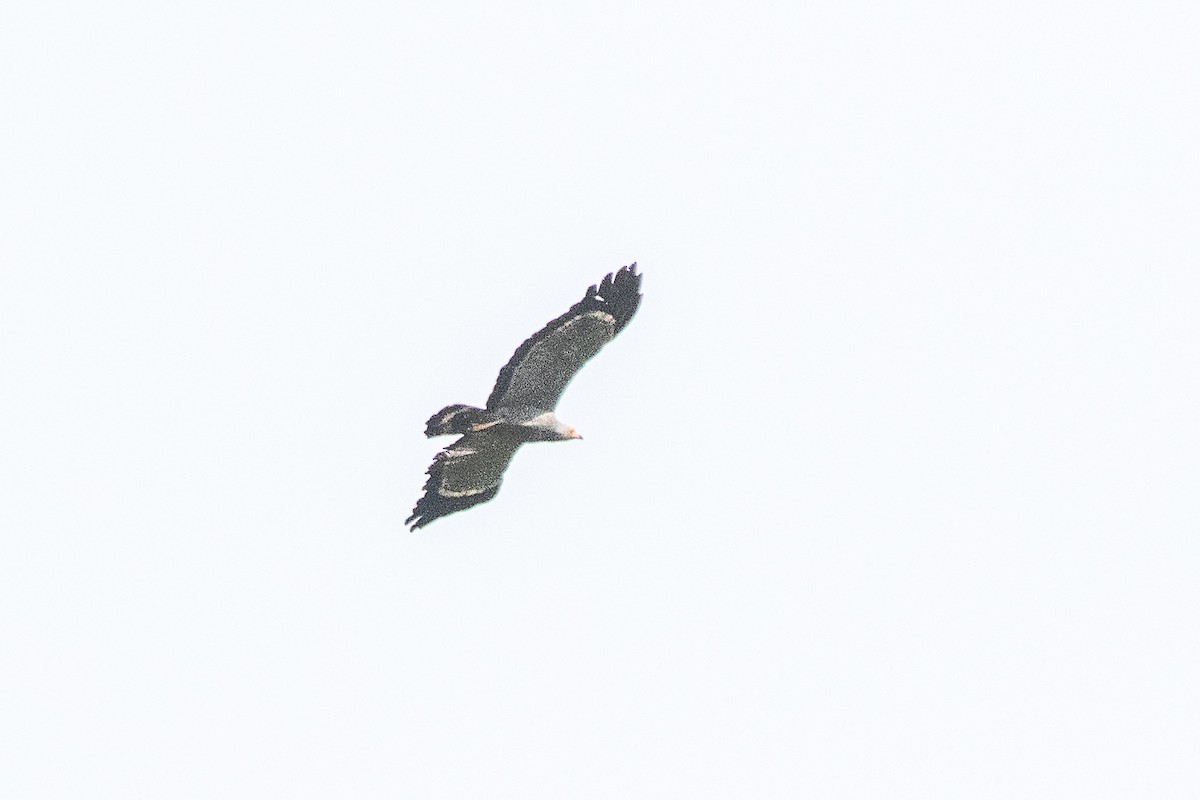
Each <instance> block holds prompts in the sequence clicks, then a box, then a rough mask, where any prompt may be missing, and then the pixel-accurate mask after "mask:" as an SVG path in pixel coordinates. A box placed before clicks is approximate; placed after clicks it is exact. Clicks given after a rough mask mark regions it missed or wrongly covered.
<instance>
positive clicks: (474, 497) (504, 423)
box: [405, 263, 642, 530]
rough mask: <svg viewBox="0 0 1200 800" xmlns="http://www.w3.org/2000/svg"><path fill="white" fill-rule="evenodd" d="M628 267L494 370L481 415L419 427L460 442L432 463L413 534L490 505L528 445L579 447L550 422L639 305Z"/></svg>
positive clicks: (567, 431) (454, 411) (453, 409)
mask: <svg viewBox="0 0 1200 800" xmlns="http://www.w3.org/2000/svg"><path fill="white" fill-rule="evenodd" d="M636 269H637V264H636V263H635V264H630V265H629V266H628V267H622V268H621V269H620V270H618V271H617V273H616V275H615V277H614V275H613V274H611V273H610V274H609V275H607V276H605V278H604V280H603V281H601V282H600V285H599V287H598V288H597V287H596V286H592V287H590V288H589V289H588V291H587V294H586V295H584V298H583V299H582V300H580V301H579V302H578V303H576V304H575V305H574V306H572V307H571V308H570V310H568V311H567V313H565V314H563V315H562V316H560V317H558V318H557V319H555V320H553V321H551V322H550V323H549V324H548V325H546V327H544V328H542V330H540V331H538V332H537V333H535V334H534V335H533V336H531V337H529V338H528V339H527V340H525V343H524V344H522V345H521V346H520V347H518V348H517V351H516V352H515V353H513V357H512V358H511V359H510V360H509V362H508V364H506V365H505V367H504V368H503V369H502V370H500V375H499V377H498V378H497V379H496V386H495V388H494V389H493V390H492V393H491V395H490V396H489V397H488V402H487V407H486V408H477V407H475V406H468V405H461V404H458V405H452V406H446V407H445V408H443V409H442V410H441V411H439V412H438V413H436V414H434V415H433V416H432V417H430V418H429V420H428V421H427V422H426V423H425V435H426V436H430V437H432V436H442V435H445V434H461V436H462V438H460V439H458V440H456V441H455V442H454V443H453V444H451V445H450V446H448V447H447V448H445V449H444V450H442V451H441V452H439V453H438V454H437V456H436V457H435V458H434V461H433V464H431V465H430V467H429V470H428V472H427V474H428V475H429V479H428V480H427V481H426V482H425V494H424V496H422V497H421V499H420V500H418V501H417V505H416V507H415V508H414V509H413V513H412V516H410V517H409V518H408V519H407V520H405V524H411V525H412V527H413V529H414V530H415V529H416V528H420V527H423V526H425V525H428V524H429V523H431V522H433V521H434V520H435V519H437V518H438V517H444V516H446V515H447V514H453V513H454V512H456V511H463V510H465V509H467V508H470V507H471V506H474V505H478V504H479V503H483V502H486V501H488V500H491V499H492V498H493V497H495V496H496V493H497V492H498V491H499V490H500V483H501V481H502V479H503V476H504V470H505V469H507V468H508V465H509V462H511V461H512V457H513V455H515V454H516V452H517V449H518V448H519V447H520V446H521V445H523V444H525V443H527V442H557V441H568V440H570V439H581V438H583V437H581V436H580V435H579V434H578V433H577V432H576V431H575V429H574V428H572V427H570V426H569V425H566V424H565V423H563V422H562V421H561V420H559V419H558V417H557V416H555V414H554V409H555V407H556V406H557V405H558V400H559V398H560V397H561V396H562V393H563V390H564V389H566V387H567V384H568V383H569V382H570V381H571V379H572V378H573V377H575V373H576V372H578V371H579V369H580V368H581V367H582V366H583V365H584V364H585V363H587V360H588V359H589V358H591V357H592V356H594V355H595V354H596V353H597V352H599V350H600V348H602V347H603V346H604V345H606V344H608V342H610V341H612V339H613V337H615V336H616V335H617V333H619V332H620V331H621V329H622V328H623V327H625V325H626V324H627V323H628V322H629V320H630V319H631V318H632V317H633V315H634V312H636V311H637V308H638V305H639V304H640V302H641V299H642V296H641V294H640V293H639V289H640V287H641V281H642V276H641V275H638V274H637V272H636Z"/></svg>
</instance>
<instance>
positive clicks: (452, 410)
mask: <svg viewBox="0 0 1200 800" xmlns="http://www.w3.org/2000/svg"><path fill="white" fill-rule="evenodd" d="M491 422H495V420H493V419H492V415H491V414H490V413H488V412H487V411H486V410H484V409H482V408H476V407H475V406H464V405H461V404H459V405H454V406H446V407H445V408H443V409H442V410H441V411H439V412H437V413H436V414H434V415H433V416H432V417H430V418H429V421H428V422H426V423H425V435H426V436H430V437H433V436H445V435H446V434H455V433H470V432H471V431H477V430H480V428H481V426H482V427H487V425H488V423H491Z"/></svg>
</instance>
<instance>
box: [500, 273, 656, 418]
mask: <svg viewBox="0 0 1200 800" xmlns="http://www.w3.org/2000/svg"><path fill="white" fill-rule="evenodd" d="M641 285H642V276H641V275H638V274H637V263H633V264H630V265H629V266H628V267H621V269H619V270H617V273H616V276H615V277H614V276H613V274H612V273H611V272H610V273H609V274H608V275H606V276H605V277H604V280H603V281H601V282H600V286H599V287H598V288H597V287H596V286H592V287H590V288H588V290H587V294H585V295H584V297H583V299H582V300H580V301H579V302H578V303H576V304H575V305H573V306H571V309H570V310H569V311H567V313H565V314H563V315H562V316H561V317H559V318H558V319H556V320H554V321H553V322H551V323H550V324H549V325H547V326H546V327H544V328H542V329H541V330H540V331H538V332H537V333H535V334H534V335H533V336H530V337H529V338H528V339H526V340H525V343H524V344H522V345H521V346H520V347H518V348H517V352H515V353H513V357H512V359H510V360H509V362H508V364H506V365H505V367H504V369H502V370H500V376H499V377H498V378H497V379H496V388H494V389H492V394H491V396H489V397H488V401H487V407H488V409H489V410H494V409H497V408H522V407H529V408H538V409H546V410H553V409H554V407H555V406H556V405H558V398H559V397H561V396H562V393H563V390H564V389H566V388H567V384H568V383H570V382H571V379H572V378H574V377H575V373H576V372H578V371H579V369H580V368H581V367H582V366H583V365H584V364H585V363H587V360H588V359H589V358H591V357H592V356H594V355H596V353H598V352H599V351H600V348H602V347H604V345H606V344H608V343H609V342H610V341H612V339H613V337H614V336H616V335H617V334H618V333H620V332H621V329H622V328H624V327H625V326H626V325H627V324H628V323H629V320H630V319H632V318H633V314H634V312H635V311H637V309H638V304H639V303H641V301H642V295H641V294H640V293H639V291H638V290H639V289H640V288H641Z"/></svg>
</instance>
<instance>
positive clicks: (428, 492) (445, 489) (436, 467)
mask: <svg viewBox="0 0 1200 800" xmlns="http://www.w3.org/2000/svg"><path fill="white" fill-rule="evenodd" d="M522 443H523V442H522V441H521V440H520V439H519V438H518V437H517V432H516V431H514V430H512V429H511V428H509V427H507V426H505V425H496V426H493V427H490V428H486V429H484V430H482V431H477V432H474V433H468V434H467V435H466V436H463V437H462V438H460V439H458V440H457V441H455V442H454V443H453V444H451V445H449V446H448V447H447V448H446V449H445V450H442V451H441V452H440V453H438V454H437V455H436V456H434V459H433V463H432V464H430V465H429V469H428V471H427V472H426V474H427V475H429V480H427V481H425V494H424V495H422V497H421V499H420V500H418V501H417V505H416V507H415V508H413V512H412V516H410V517H409V518H408V519H406V520H404V524H405V525H408V524H410V523H411V524H412V528H410V530H416V529H417V528H421V527H424V526H425V525H428V524H429V523H431V522H433V521H434V520H435V519H437V518H438V517H444V516H446V515H447V514H453V513H454V512H456V511H462V510H464V509H467V508H470V507H471V506H474V505H479V504H480V503H486V502H487V501H488V500H491V499H492V498H493V497H495V496H496V492H498V491H500V482H501V480H503V478H504V470H506V469H508V464H509V462H510V461H512V457H513V454H514V453H516V452H517V448H518V447H520V446H521V445H522Z"/></svg>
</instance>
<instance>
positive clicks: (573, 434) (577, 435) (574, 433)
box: [571, 428, 583, 439]
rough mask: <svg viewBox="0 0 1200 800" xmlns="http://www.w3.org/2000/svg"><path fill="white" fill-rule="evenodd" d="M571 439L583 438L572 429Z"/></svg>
mask: <svg viewBox="0 0 1200 800" xmlns="http://www.w3.org/2000/svg"><path fill="white" fill-rule="evenodd" d="M571 438H572V439H582V438H583V437H582V436H580V435H579V431H577V430H575V429H574V428H571Z"/></svg>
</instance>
